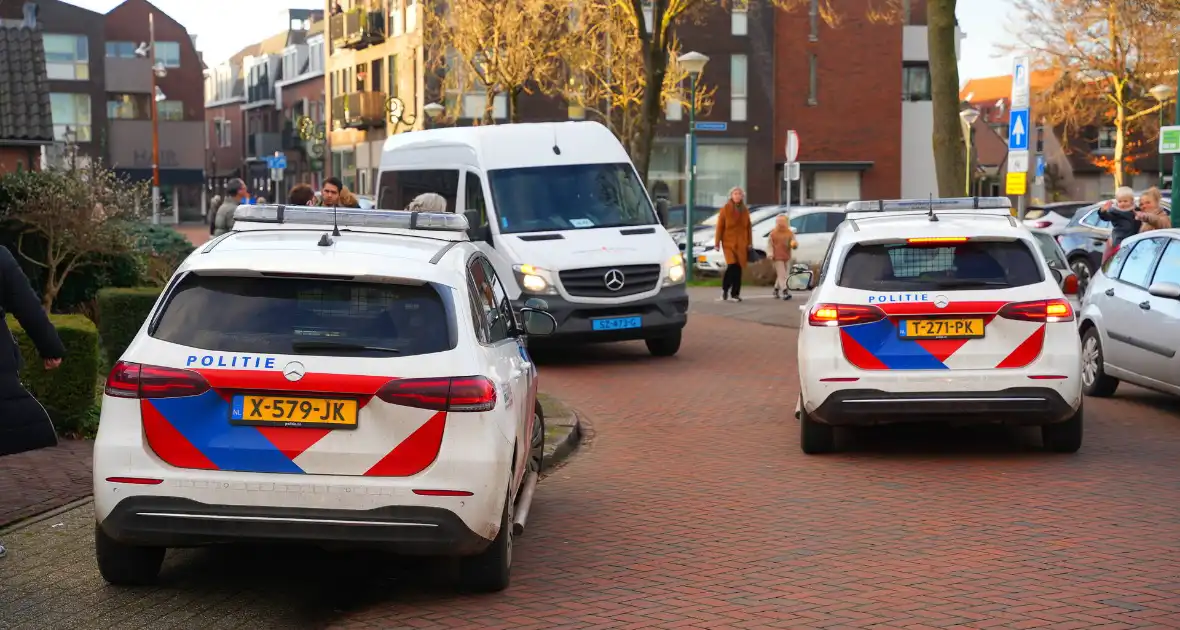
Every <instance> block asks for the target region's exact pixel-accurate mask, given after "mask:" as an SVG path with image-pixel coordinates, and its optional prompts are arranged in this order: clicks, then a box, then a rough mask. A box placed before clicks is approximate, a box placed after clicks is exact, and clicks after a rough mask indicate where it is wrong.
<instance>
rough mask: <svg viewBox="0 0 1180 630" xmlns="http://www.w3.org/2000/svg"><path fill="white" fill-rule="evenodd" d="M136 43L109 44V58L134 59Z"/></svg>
mask: <svg viewBox="0 0 1180 630" xmlns="http://www.w3.org/2000/svg"><path fill="white" fill-rule="evenodd" d="M136 48H138V46H137V45H136V44H135V42H107V57H108V58H115V59H134V58H135V49H136Z"/></svg>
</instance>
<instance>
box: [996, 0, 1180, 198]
mask: <svg viewBox="0 0 1180 630" xmlns="http://www.w3.org/2000/svg"><path fill="white" fill-rule="evenodd" d="M1016 9H1017V11H1018V12H1019V14H1020V15H1021V18H1023V19H1021V22H1022V23H1023V24H1024V28H1023V30H1022V31H1021V32H1020V33H1018V37H1019V42H1020V44H1019V46H1020V47H1021V48H1024V49H1027V50H1029V51H1030V53H1031V54H1032V56H1033V59H1034V64H1035V65H1036V66H1037V67H1039V68H1041V69H1047V70H1050V71H1052V72H1053V73H1054V74H1055V75H1057V76H1058V77H1059V78H1058V80H1057V81H1056V82H1055V83H1054V84H1053V85H1052V86H1051V87H1050V88H1048V89H1047V90H1046V91H1045V92H1044V93H1042V94H1038V95H1036V96H1035V97H1034V98H1035V100H1036V103H1037V105H1038V110H1039V111H1040V112H1041V115H1043V116H1044V117H1045V119H1046V121H1047V122H1049V123H1050V124H1052V125H1053V126H1054V127H1056V128H1059V129H1060V130H1061V133H1062V136H1063V140H1064V142H1063V144H1065V145H1066V146H1067V147H1068V146H1069V145H1070V143H1071V142H1072V141H1075V140H1083V141H1087V142H1093V141H1095V140H1096V139H1097V136H1096V135H1095V129H1098V128H1101V127H1109V128H1113V129H1114V147H1113V152H1112V154H1111V155H1110V156H1109V157H1107V156H1091V157H1090V159H1091V161H1093V162H1094V163H1095V164H1096V165H1098V166H1100V167H1102V168H1104V169H1106V170H1107V171H1108V172H1110V173H1111V174H1112V175H1113V176H1114V182H1115V186H1123V185H1124V182H1125V176H1126V175H1127V174H1128V173H1129V169H1132V168H1133V164H1134V161H1135V160H1136V159H1137V158H1139V157H1142V156H1143V152H1144V151H1146V150H1147V143H1145V142H1143V138H1144V137H1145V136H1150V135H1151V134H1153V133H1155V132H1158V128H1157V119H1158V116H1152V114H1156V113H1157V112H1159V110H1160V103H1159V102H1158V101H1156V100H1155V99H1154V98H1153V97H1152V96H1151V94H1150V93H1149V92H1148V90H1149V89H1151V87H1152V86H1154V85H1156V84H1158V83H1161V82H1164V81H1165V77H1169V76H1171V75H1169V73H1168V71H1169V70H1173V69H1174V66H1175V63H1176V58H1177V52H1176V49H1175V45H1176V44H1175V41H1174V38H1173V36H1172V32H1173V31H1172V28H1171V26H1169V19H1168V15H1169V13H1168V11H1167V9H1168V7H1167V6H1165V4H1164V3H1160V2H1146V1H1145V0H1017V2H1016ZM1136 139H1137V140H1136Z"/></svg>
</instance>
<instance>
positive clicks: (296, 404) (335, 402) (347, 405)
mask: <svg viewBox="0 0 1180 630" xmlns="http://www.w3.org/2000/svg"><path fill="white" fill-rule="evenodd" d="M357 415H358V406H357V401H355V400H348V399H340V398H304V397H298V396H254V395H251V394H239V395H237V396H234V397H233V403H232V404H231V406H230V416H229V419H230V421H231V422H233V423H234V424H250V425H255V426H281V427H307V428H311V427H318V428H324V429H355V428H356V425H357Z"/></svg>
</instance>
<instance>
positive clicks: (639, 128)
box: [631, 16, 668, 186]
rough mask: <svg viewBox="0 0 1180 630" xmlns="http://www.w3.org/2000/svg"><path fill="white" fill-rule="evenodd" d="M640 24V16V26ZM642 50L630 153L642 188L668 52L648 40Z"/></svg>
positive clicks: (657, 115)
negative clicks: (640, 98)
mask: <svg viewBox="0 0 1180 630" xmlns="http://www.w3.org/2000/svg"><path fill="white" fill-rule="evenodd" d="M642 22H643V18H642V16H641V17H640V23H641V24H642ZM646 48H647V50H646V54H645V55H644V60H643V65H644V73H643V74H644V77H645V79H646V81H647V83H646V84H645V85H644V86H643V102H642V104H641V105H640V114H639V119H638V120H637V121H636V128H635V150H634V152H633V153H632V154H631V160H632V161H633V162H635V170H637V171H639V179H640V180H641V181H642V182H643V184H644V185H645V186H646V185H647V171H648V167H649V165H650V164H651V150H652V145H653V144H654V142H655V137H656V127H657V126H658V125H659V123H660V94H661V93H662V92H663V89H664V75H666V74H667V73H668V51H667V50H666V49H665V48H664V45H663V42H662V41H660V42H654V41H650V40H649V42H648V45H647V46H646Z"/></svg>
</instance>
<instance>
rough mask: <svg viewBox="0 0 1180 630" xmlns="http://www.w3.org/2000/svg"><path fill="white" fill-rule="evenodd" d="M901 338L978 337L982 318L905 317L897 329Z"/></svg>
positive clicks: (981, 328) (981, 334) (981, 330)
mask: <svg viewBox="0 0 1180 630" xmlns="http://www.w3.org/2000/svg"><path fill="white" fill-rule="evenodd" d="M898 332H900V333H901V338H902V339H979V338H980V337H983V320H982V319H907V320H905V321H903V322H902V325H901V327H900V328H899V331H898Z"/></svg>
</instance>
